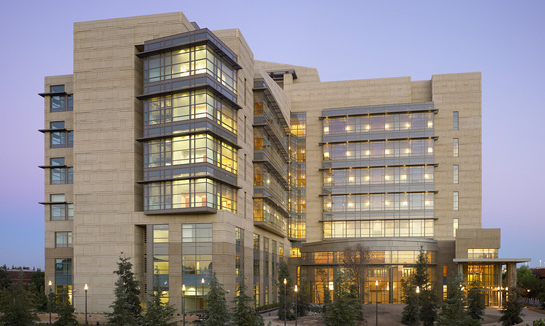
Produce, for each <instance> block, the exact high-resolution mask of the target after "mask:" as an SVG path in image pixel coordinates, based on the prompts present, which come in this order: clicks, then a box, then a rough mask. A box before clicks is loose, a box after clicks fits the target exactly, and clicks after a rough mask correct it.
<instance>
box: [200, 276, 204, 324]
mask: <svg viewBox="0 0 545 326" xmlns="http://www.w3.org/2000/svg"><path fill="white" fill-rule="evenodd" d="M201 285H202V318H203V319H204V277H203V278H201Z"/></svg>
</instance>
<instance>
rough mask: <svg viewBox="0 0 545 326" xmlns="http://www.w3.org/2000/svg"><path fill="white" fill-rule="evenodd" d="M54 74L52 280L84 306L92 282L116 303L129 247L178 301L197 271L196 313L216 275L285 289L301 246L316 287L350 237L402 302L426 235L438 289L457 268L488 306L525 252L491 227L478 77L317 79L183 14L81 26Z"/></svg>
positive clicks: (103, 305)
mask: <svg viewBox="0 0 545 326" xmlns="http://www.w3.org/2000/svg"><path fill="white" fill-rule="evenodd" d="M44 87H45V88H44V93H41V94H40V95H41V96H43V97H44V99H45V127H44V129H42V130H41V132H43V133H44V135H45V143H44V145H45V163H44V165H43V166H41V168H43V169H44V171H45V180H46V182H45V200H44V202H42V204H43V205H44V207H45V257H46V282H47V281H48V280H52V282H53V284H54V287H53V290H54V291H56V292H57V293H59V292H61V291H67V292H68V293H69V294H70V296H71V297H72V298H73V300H74V304H75V307H76V309H77V310H78V311H81V310H82V305H83V299H82V298H83V291H82V290H81V289H83V286H84V284H89V287H90V290H89V309H90V311H96V312H103V311H107V310H108V309H109V308H108V307H109V305H110V303H111V302H112V300H113V284H114V282H115V275H114V274H113V273H112V271H113V270H114V269H115V268H116V262H117V261H118V258H119V257H120V256H125V257H131V261H132V263H133V264H134V270H135V272H136V275H137V277H138V278H139V280H140V281H141V282H142V284H143V290H144V292H145V293H147V292H149V291H150V290H151V288H152V287H153V285H154V284H156V283H158V282H159V283H160V284H162V285H163V286H165V287H166V288H167V289H168V291H167V296H168V300H169V301H170V303H172V304H174V305H176V306H177V307H180V306H181V297H182V294H181V287H182V284H184V285H186V287H187V290H186V292H185V298H186V309H187V311H189V312H198V311H199V310H200V309H202V305H203V300H202V298H203V295H204V294H205V293H206V292H207V291H208V282H209V277H210V273H211V272H212V271H213V272H215V273H216V274H217V276H218V278H219V280H220V282H221V283H223V284H224V286H225V288H226V289H228V290H230V294H229V296H230V297H232V296H234V295H235V293H236V284H237V283H238V282H240V281H241V280H242V279H243V278H244V279H245V282H246V284H247V285H248V286H249V288H251V289H253V292H254V296H255V298H256V305H265V304H268V303H273V302H276V301H277V292H278V291H277V288H276V282H275V281H276V279H277V277H278V275H277V269H278V264H279V263H280V262H281V261H282V260H288V258H289V264H290V266H291V268H292V271H293V273H294V275H295V274H296V276H297V279H298V280H299V281H301V280H304V281H305V282H308V285H309V287H310V289H311V293H312V297H313V300H314V301H316V302H320V298H321V294H320V293H322V294H323V292H320V291H321V290H320V289H322V288H323V287H324V285H326V284H328V283H329V282H332V280H333V277H334V267H335V266H338V265H339V262H340V260H339V259H340V253H341V252H342V251H343V250H344V248H346V247H347V246H350V245H353V244H356V243H361V244H363V245H365V246H366V247H367V248H368V249H369V252H370V261H369V264H370V265H369V268H368V269H367V283H366V289H365V293H366V301H367V302H369V301H371V300H372V297H374V296H375V295H378V296H379V297H380V300H381V301H382V302H392V303H397V302H400V297H401V293H400V290H399V289H400V286H399V285H400V283H399V282H400V281H401V279H403V278H404V277H406V276H407V275H409V274H410V273H411V272H412V270H413V267H414V262H415V259H416V257H417V255H418V253H419V252H420V250H421V249H422V250H424V251H426V252H427V253H428V259H429V262H430V266H431V269H430V271H431V273H432V275H433V276H434V278H435V279H436V280H437V281H438V283H439V284H440V285H443V284H444V282H445V280H446V277H447V275H448V273H449V272H450V271H456V270H458V269H459V270H461V271H463V272H464V273H465V276H466V278H479V279H482V280H483V282H484V286H485V287H486V289H487V291H488V292H487V295H488V297H490V300H489V303H490V304H494V303H496V301H495V299H494V298H496V297H497V296H498V293H501V292H500V291H499V290H498V289H496V288H497V286H501V283H500V282H501V277H500V276H501V275H500V274H499V272H498V268H500V269H499V270H500V271H501V265H502V264H506V263H511V264H513V262H514V261H498V258H497V252H498V248H499V246H500V243H499V240H500V237H499V236H500V235H499V230H498V229H492V230H483V229H481V171H482V169H481V75H480V73H464V74H447V75H434V76H433V77H432V79H431V80H425V81H412V80H411V78H410V77H399V78H384V79H368V80H353V81H339V82H321V81H320V78H319V75H318V71H317V70H316V69H314V68H307V67H300V66H294V65H286V64H278V63H272V62H263V61H257V60H255V59H254V57H253V54H252V51H251V48H250V47H249V45H248V44H247V43H246V41H245V40H244V38H243V36H242V34H241V32H240V31H239V30H238V29H230V30H220V31H210V30H208V29H205V28H200V27H199V26H198V25H197V24H196V23H192V22H190V21H189V20H188V19H187V18H186V17H185V16H184V15H183V14H182V13H171V14H161V15H150V16H141V17H130V18H120V19H110V20H101V21H91V22H82V23H76V24H75V25H74V71H73V74H72V75H64V76H51V77H46V78H45V86H44ZM456 259H458V261H456ZM509 266H511V265H509ZM483 272H484V274H483ZM498 277H499V278H498ZM376 281H379V282H380V285H379V287H374V286H371V284H375V282H376ZM511 281H512V280H511ZM203 282H204V283H203ZM376 291H378V293H377V292H376ZM371 293H372V295H371Z"/></svg>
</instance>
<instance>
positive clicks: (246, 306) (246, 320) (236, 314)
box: [232, 281, 264, 326]
mask: <svg viewBox="0 0 545 326" xmlns="http://www.w3.org/2000/svg"><path fill="white" fill-rule="evenodd" d="M246 290H247V288H246V285H245V284H244V281H242V282H241V284H240V285H239V294H238V296H236V297H235V300H234V302H235V308H234V310H233V314H232V315H233V325H235V326H264V322H263V317H262V316H261V315H260V314H258V313H257V312H256V311H255V309H254V299H253V298H252V297H249V296H248V295H247V294H246Z"/></svg>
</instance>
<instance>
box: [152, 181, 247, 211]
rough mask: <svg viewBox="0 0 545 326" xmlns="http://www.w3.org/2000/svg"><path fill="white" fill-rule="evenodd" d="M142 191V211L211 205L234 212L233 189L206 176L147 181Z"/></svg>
mask: <svg viewBox="0 0 545 326" xmlns="http://www.w3.org/2000/svg"><path fill="white" fill-rule="evenodd" d="M144 191H145V198H144V210H146V211H154V210H171V209H191V208H212V209H220V210H228V211H231V212H235V213H236V194H237V192H236V189H235V188H233V187H230V186H228V185H225V184H222V183H219V182H216V181H214V180H211V179H208V178H200V179H191V180H174V181H167V182H153V183H148V184H146V185H145V188H144ZM189 211H190V210H189Z"/></svg>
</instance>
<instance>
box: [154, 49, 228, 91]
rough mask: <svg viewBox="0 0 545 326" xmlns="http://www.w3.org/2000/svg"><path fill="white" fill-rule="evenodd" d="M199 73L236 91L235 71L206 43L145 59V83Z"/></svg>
mask: <svg viewBox="0 0 545 326" xmlns="http://www.w3.org/2000/svg"><path fill="white" fill-rule="evenodd" d="M199 74H208V75H210V76H211V77H213V78H214V79H216V80H217V81H218V82H220V83H221V84H222V85H223V86H225V87H227V89H229V90H230V91H231V92H233V93H236V88H237V85H236V76H237V72H236V70H235V69H234V68H232V67H231V65H230V64H229V63H227V61H225V60H223V59H221V57H220V56H219V55H218V54H217V53H216V52H214V51H213V50H212V48H210V47H208V46H206V45H198V46H194V47H187V48H184V49H180V50H175V51H172V52H166V53H161V54H157V55H154V56H150V57H149V58H146V60H145V62H144V82H145V83H153V82H157V81H161V80H169V79H173V78H179V77H186V76H193V75H199Z"/></svg>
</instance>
